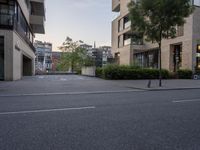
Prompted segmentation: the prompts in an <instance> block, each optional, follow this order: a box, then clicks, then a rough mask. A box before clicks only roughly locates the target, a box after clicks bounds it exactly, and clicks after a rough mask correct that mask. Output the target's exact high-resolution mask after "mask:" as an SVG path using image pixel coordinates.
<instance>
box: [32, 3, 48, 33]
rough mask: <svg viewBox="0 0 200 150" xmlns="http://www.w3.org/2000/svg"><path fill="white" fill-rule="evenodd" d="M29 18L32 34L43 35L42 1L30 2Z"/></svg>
mask: <svg viewBox="0 0 200 150" xmlns="http://www.w3.org/2000/svg"><path fill="white" fill-rule="evenodd" d="M30 3H31V16H30V24H31V27H32V29H33V32H34V33H40V34H44V33H45V29H44V22H45V6H44V0H30Z"/></svg>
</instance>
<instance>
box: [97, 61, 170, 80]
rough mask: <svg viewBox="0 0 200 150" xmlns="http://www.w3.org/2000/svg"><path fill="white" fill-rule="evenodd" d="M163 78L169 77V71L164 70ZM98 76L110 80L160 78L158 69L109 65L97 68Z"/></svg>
mask: <svg viewBox="0 0 200 150" xmlns="http://www.w3.org/2000/svg"><path fill="white" fill-rule="evenodd" d="M161 73H162V78H163V79H168V78H169V72H168V71H167V70H162V72H161ZM96 76H97V77H101V78H104V79H110V80H130V79H133V80H134V79H135V80H137V79H158V78H159V70H158V69H141V68H140V67H134V66H118V65H108V66H106V67H103V68H97V70H96Z"/></svg>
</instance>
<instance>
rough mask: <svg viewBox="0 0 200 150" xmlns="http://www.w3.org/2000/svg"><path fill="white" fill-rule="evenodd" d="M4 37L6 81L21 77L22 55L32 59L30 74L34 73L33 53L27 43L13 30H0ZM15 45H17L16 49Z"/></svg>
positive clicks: (0, 34)
mask: <svg viewBox="0 0 200 150" xmlns="http://www.w3.org/2000/svg"><path fill="white" fill-rule="evenodd" d="M0 36H3V37H4V51H5V52H4V55H5V58H4V62H5V64H4V74H5V75H4V76H5V80H6V81H12V80H19V79H21V78H22V71H23V70H22V68H23V62H22V60H23V55H25V56H26V57H28V58H30V59H31V60H32V75H34V74H35V65H34V62H35V61H34V60H35V54H34V52H33V51H32V49H31V48H30V47H29V45H28V44H27V43H26V42H25V41H24V40H23V39H22V38H21V37H20V36H19V35H18V34H17V33H16V32H14V31H11V30H0ZM16 46H17V47H18V48H17V49H16Z"/></svg>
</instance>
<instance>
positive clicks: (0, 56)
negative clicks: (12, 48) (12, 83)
mask: <svg viewBox="0 0 200 150" xmlns="http://www.w3.org/2000/svg"><path fill="white" fill-rule="evenodd" d="M0 80H4V37H0Z"/></svg>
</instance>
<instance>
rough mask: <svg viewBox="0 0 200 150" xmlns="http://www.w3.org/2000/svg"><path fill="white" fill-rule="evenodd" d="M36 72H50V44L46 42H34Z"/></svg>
mask: <svg viewBox="0 0 200 150" xmlns="http://www.w3.org/2000/svg"><path fill="white" fill-rule="evenodd" d="M34 46H35V49H36V60H35V68H36V73H37V72H48V71H51V70H52V44H51V43H48V42H42V41H35V43H34Z"/></svg>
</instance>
